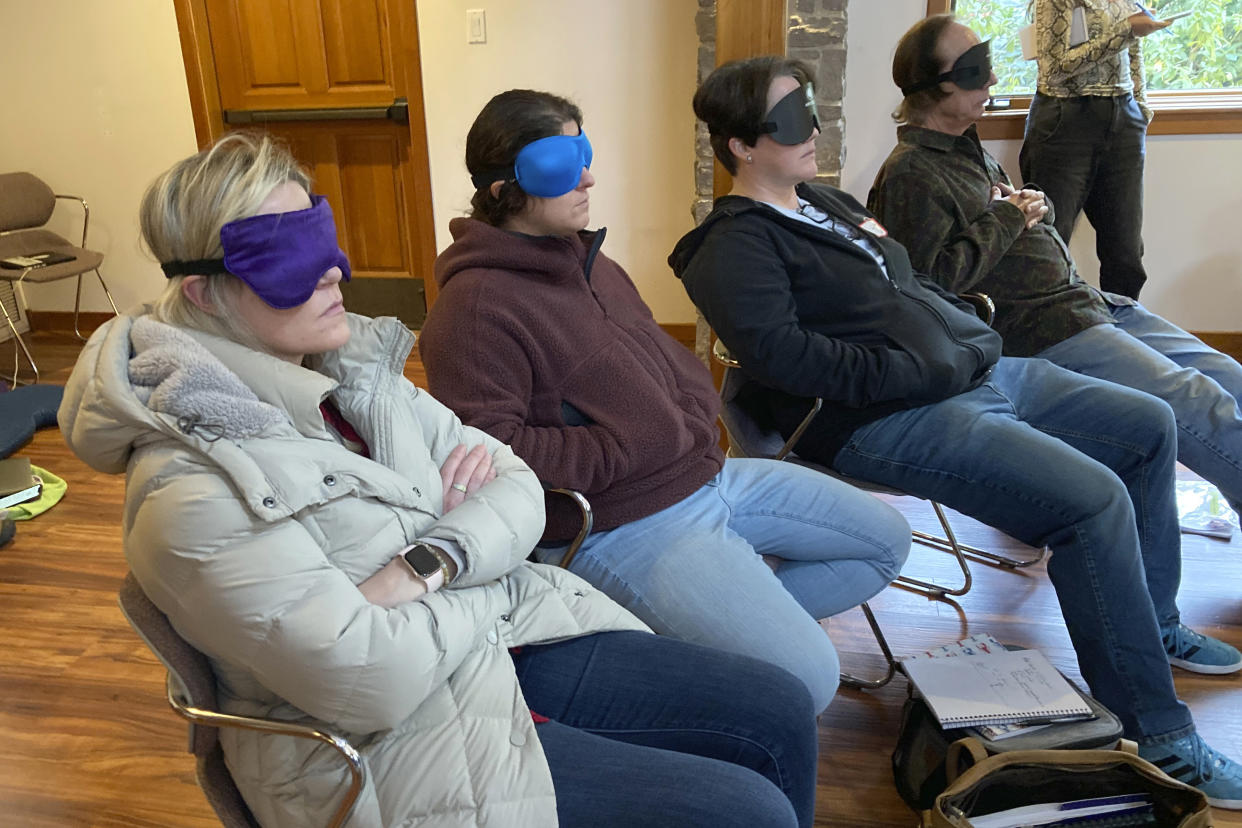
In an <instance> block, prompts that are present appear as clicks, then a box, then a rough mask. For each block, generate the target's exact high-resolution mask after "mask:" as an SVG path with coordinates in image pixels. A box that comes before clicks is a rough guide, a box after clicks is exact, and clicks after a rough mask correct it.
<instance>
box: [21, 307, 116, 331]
mask: <svg viewBox="0 0 1242 828" xmlns="http://www.w3.org/2000/svg"><path fill="white" fill-rule="evenodd" d="M26 316H27V318H29V319H30V330H31V331H69V332H72V331H73V312H72V311H37V310H32V311H27V313H26ZM112 317H113V314H111V313H107V312H105V311H82V312H81V313H79V314H78V330H80V331H81V332H82V335H83V336H89V335H90V333H91V331H93V330H95V329H96V328H98V327H99V326H100V325H102V324H103V323H105V322H107V321H108V320H109V319H111V318H112Z"/></svg>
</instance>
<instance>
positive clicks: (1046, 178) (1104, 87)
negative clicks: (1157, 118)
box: [1018, 0, 1169, 299]
mask: <svg viewBox="0 0 1242 828" xmlns="http://www.w3.org/2000/svg"><path fill="white" fill-rule="evenodd" d="M1034 3H1035V41H1036V48H1037V51H1038V64H1039V77H1038V80H1037V82H1036V92H1035V96H1034V97H1033V98H1032V99H1031V109H1030V112H1029V113H1028V114H1027V117H1026V134H1025V136H1024V137H1023V140H1022V151H1021V154H1020V155H1019V160H1018V164H1019V168H1020V170H1021V172H1022V178H1023V179H1024V180H1025V181H1027V182H1028V183H1029V182H1037V183H1038V189H1042V190H1043V191H1044V192H1045V193H1047V194H1048V195H1049V196H1050V197H1051V200H1052V203H1053V204H1055V205H1056V206H1057V219H1056V228H1057V232H1058V233H1060V234H1061V238H1063V239H1065V243H1066V244H1069V240H1070V236H1071V234H1073V232H1074V222H1075V221H1077V219H1078V214H1079V213H1082V212H1085V213H1086V214H1087V219H1088V220H1089V221H1090V222H1091V226H1092V227H1094V228H1095V236H1096V241H1095V251H1096V255H1097V256H1099V259H1100V287H1102V288H1103V289H1104V290H1107V291H1111V292H1112V293H1120V294H1122V295H1123V296H1129V297H1130V298H1131V299H1137V298H1138V296H1139V291H1140V290H1141V289H1142V287H1143V283H1144V282H1146V281H1147V272H1146V271H1145V270H1144V269H1143V163H1144V157H1145V156H1146V152H1147V150H1146V144H1147V124H1148V122H1149V121H1151V109H1150V108H1148V106H1147V103H1146V97H1145V94H1144V81H1143V58H1142V51H1141V45H1140V42H1139V41H1140V38H1144V37H1146V36H1147V35H1149V34H1151V33H1152V32H1157V31H1159V30H1161V29H1163V28H1164V27H1166V26H1168V25H1169V21H1167V20H1156V19H1155V18H1153V17H1152V16H1151V15H1149V14H1148V13H1147V12H1145V11H1139V10H1138V9H1137V5H1136V4H1135V3H1133V2H1130V0H1034ZM1078 21H1081V22H1078ZM1079 38H1081V40H1079Z"/></svg>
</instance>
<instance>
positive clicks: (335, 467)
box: [60, 311, 643, 828]
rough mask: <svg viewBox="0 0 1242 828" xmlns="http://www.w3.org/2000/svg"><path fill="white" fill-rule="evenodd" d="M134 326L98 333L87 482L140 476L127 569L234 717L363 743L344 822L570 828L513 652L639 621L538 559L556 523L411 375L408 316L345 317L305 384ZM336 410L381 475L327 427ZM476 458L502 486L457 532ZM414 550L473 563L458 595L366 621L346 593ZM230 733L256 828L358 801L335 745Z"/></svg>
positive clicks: (453, 590)
mask: <svg viewBox="0 0 1242 828" xmlns="http://www.w3.org/2000/svg"><path fill="white" fill-rule="evenodd" d="M136 313H137V315H126V316H121V317H117V318H116V319H113V320H112V321H110V322H109V323H108V324H106V325H105V326H104V327H102V328H101V329H99V330H98V331H96V333H95V334H94V336H92V337H91V340H90V342H89V343H88V344H87V345H86V347H85V349H84V350H83V352H82V355H81V358H80V359H79V361H78V364H77V366H76V367H75V369H74V371H73V376H72V377H71V378H70V380H69V383H68V386H67V388H66V393H65V398H64V403H63V405H62V406H61V409H60V425H61V429H62V431H63V433H64V435H65V439H66V441H67V442H68V443H69V445H70V447H71V448H72V449H73V450H74V451H75V452H76V453H77V454H78V456H80V457H81V458H82V459H83V460H85V461H86V462H87V463H89V464H90V465H91V466H93V467H94V468H96V469H99V470H101V471H105V472H111V473H118V472H122V471H127V472H128V481H127V487H126V505H125V516H124V534H125V554H126V556H127V558H128V560H129V565H130V567H131V569H132V570H133V572H134V575H135V576H136V577H137V578H138V580H139V582H140V583H141V584H142V587H143V589H144V590H145V591H146V592H147V594H148V595H149V596H150V597H151V600H152V601H154V602H155V604H156V605H157V606H158V607H159V608H160V609H161V610H163V611H164V612H165V613H167V614H168V616H169V618H170V619H171V621H172V623H173V626H174V627H175V628H176V629H177V630H178V632H180V633H181V635H183V636H184V637H185V638H186V639H187V640H188V641H189V642H190V643H191V644H193V645H194V646H195V647H197V648H198V649H200V650H202V651H203V652H204V653H206V654H207V655H208V656H209V657H210V659H211V662H212V666H213V667H214V669H215V672H216V677H217V680H218V685H219V692H220V700H221V705H222V706H223V707H224V709H225V710H227V711H229V712H235V713H239V714H244V715H261V716H274V717H276V718H280V719H287V720H290V721H296V722H302V723H305V724H309V725H313V726H319V727H326V728H328V729H330V730H333V731H336V732H338V733H341V734H342V735H344V736H345V737H346V738H348V739H349V740H350V741H351V742H352V743H353V744H354V745H355V746H356V747H357V748H358V749H359V750H360V752H361V753H362V755H363V756H364V757H365V760H366V761H367V763H368V765H369V769H370V774H371V775H370V781H369V783H368V786H367V788H366V790H365V791H364V792H363V795H362V798H361V800H360V802H359V804H358V807H357V808H356V809H355V811H354V815H353V818H352V820H351V822H350V825H352V826H381V825H383V826H413V825H418V826H436V828H440V826H476V825H494V826H506V828H509V827H511V826H532V828H536V827H537V828H545V826H552V825H555V824H556V810H555V799H554V794H553V788H552V779H551V776H550V774H549V771H548V767H547V763H546V761H545V759H544V756H543V752H542V750H541V748H540V745H539V740H538V738H537V736H536V734H535V729H534V726H533V722H532V720H531V716H530V713H529V711H528V709H527V706H526V702H525V700H524V699H523V698H522V693H521V690H520V688H519V686H518V683H517V680H516V678H515V676H514V671H513V663H512V659H511V658H510V656H509V653H508V648H509V647H511V646H516V645H522V644H531V643H535V642H547V641H552V640H556V639H563V638H569V637H572V636H576V635H582V634H585V633H589V632H594V631H601V630H608V629H643V626H642V624H641V623H640V622H638V621H637V620H636V619H634V618H633V617H632V616H630V615H629V614H628V613H627V612H626V611H625V610H623V609H621V608H620V607H619V606H617V605H616V604H614V603H612V602H611V601H610V600H609V599H608V598H606V597H605V596H604V595H602V594H601V593H599V592H597V591H596V590H594V589H592V588H591V587H590V586H588V585H587V584H586V583H585V582H583V581H582V580H580V579H578V578H577V577H575V576H573V575H571V574H569V573H568V572H565V571H562V570H559V569H553V568H549V567H545V566H541V565H538V564H532V563H528V562H526V560H525V558H526V556H527V554H528V552H529V551H530V549H531V547H532V545H533V544H534V543H535V541H536V540H537V539H538V538H539V535H540V532H541V531H542V528H543V497H542V492H541V489H540V486H539V483H538V481H536V479H535V477H534V475H533V474H532V473H531V471H530V470H529V469H528V468H527V467H526V466H525V465H524V464H523V463H522V462H521V461H520V460H518V459H517V458H516V457H515V456H514V455H513V454H512V452H511V451H510V450H509V449H508V448H507V447H505V446H503V445H501V444H499V443H497V442H496V441H495V440H492V439H491V438H489V437H488V436H487V435H485V434H483V433H482V432H480V431H477V430H475V429H471V428H466V427H464V426H463V425H462V424H461V423H460V422H459V421H458V420H457V418H456V417H454V416H453V414H452V413H451V412H450V411H449V410H448V409H446V408H444V407H443V406H441V405H440V404H439V403H437V402H436V401H435V400H434V399H432V398H431V397H430V395H428V394H427V393H426V392H423V391H420V390H418V389H417V388H415V387H414V386H413V385H412V384H410V383H409V382H408V381H407V380H406V379H405V378H404V377H403V376H402V369H403V366H404V364H405V359H406V356H407V354H408V353H409V351H410V348H411V346H412V345H413V336H412V335H411V334H410V333H409V332H408V331H407V330H406V329H405V328H404V327H403V326H402V325H401V324H400V323H399V322H397V320H395V319H377V320H371V319H366V318H363V317H351V319H350V325H351V328H352V331H353V335H352V338H351V340H350V342H349V344H347V345H346V346H345V347H344V348H342V349H341V350H340V351H336V352H332V353H330V354H326V355H324V356H322V357H319V358H317V359H316V360H315V364H314V366H313V367H314V369H315V370H309V369H307V368H303V367H299V366H296V365H293V364H290V363H287V362H283V361H281V360H278V359H276V358H273V357H269V356H266V355H264V354H259V353H256V352H255V351H253V350H250V349H247V348H245V347H243V346H240V345H238V344H236V343H233V342H230V341H227V340H223V339H220V338H217V337H213V336H209V335H206V334H202V333H197V332H187V331H184V330H180V329H176V328H172V327H170V326H167V325H163V324H161V323H158V322H154V321H153V320H151V319H150V317H149V316H145V315H142V312H141V311H139V312H136ZM327 396H331V398H332V399H333V400H334V401H335V402H336V404H337V406H338V407H339V409H340V410H341V412H342V413H343V414H344V415H345V417H346V419H347V420H349V421H350V423H352V424H353V425H354V427H355V428H356V429H357V430H358V432H359V433H360V434H361V436H362V437H363V439H365V440H366V442H367V445H368V446H369V447H370V450H371V454H372V457H373V458H374V459H373V460H372V459H366V458H363V457H361V456H358V455H356V454H353V453H351V452H350V451H348V450H347V449H345V448H344V447H343V446H341V445H340V444H339V443H338V442H337V441H336V440H335V439H333V437H332V436H331V434H330V433H329V431H328V430H327V429H326V428H325V425H324V421H323V418H322V416H321V414H320V412H319V404H320V402H321V400H322V399H323V398H325V397H327ZM480 442H483V443H486V444H487V445H488V446H489V448H490V449H491V451H492V452H493V458H494V467H495V469H496V471H497V477H496V480H495V481H494V482H492V483H490V484H488V485H487V486H486V487H484V488H483V489H482V490H480V491H479V492H478V493H477V494H475V495H474V496H472V497H470V498H468V499H467V500H466V502H464V503H463V504H462V505H460V506H458V507H457V508H456V509H454V510H452V511H451V512H449V513H447V514H442V512H441V509H442V488H441V487H442V484H441V482H440V477H439V467H440V464H441V463H442V462H443V461H444V459H445V457H446V456H447V455H448V453H449V451H451V450H452V448H453V447H454V446H456V445H458V444H459V443H466V444H467V445H476V444H478V443H480ZM422 537H439V538H444V539H449V540H453V541H455V542H457V543H458V544H459V545H460V547H461V548H462V550H463V551H464V556H465V568H464V570H463V571H462V573H461V574H460V575H459V577H458V578H457V579H456V580H455V581H454V583H453V584H452V585H451V586H450V587H448V588H445V589H442V590H440V591H438V592H436V593H434V594H432V595H430V596H427V597H426V598H425V599H424V600H422V601H417V602H412V603H409V604H406V605H404V606H401V607H398V608H396V609H393V610H385V609H383V608H380V607H377V606H374V605H372V604H370V603H368V602H367V601H366V600H365V599H364V598H363V596H362V594H361V593H360V592H359V591H358V589H357V588H356V586H355V584H356V583H358V582H360V581H362V580H364V579H366V578H367V577H369V576H370V575H372V574H373V573H374V572H376V571H377V570H378V569H379V568H380V567H382V566H383V565H384V564H385V563H386V562H388V561H389V560H390V559H391V558H392V557H393V555H394V554H396V552H397V551H398V550H400V549H401V548H402V547H403V546H405V545H406V544H407V543H409V542H410V541H412V540H414V539H416V538H422ZM221 736H222V739H223V744H224V750H225V755H226V758H227V759H228V762H229V767H230V768H231V769H232V772H233V776H234V778H235V779H236V780H237V783H238V786H239V787H240V788H241V789H242V792H243V793H244V795H245V797H246V800H247V802H248V803H249V804H250V806H251V808H252V809H253V810H254V812H255V815H256V816H257V817H258V818H259V820H260V821H261V822H262V823H263V824H264V825H265V826H298V827H299V828H303V827H304V826H312V825H319V824H323V823H324V822H325V821H326V818H327V816H328V815H330V814H331V813H332V811H333V810H334V808H335V806H336V804H337V803H338V802H339V798H340V796H341V795H342V793H343V792H344V791H345V789H346V787H347V784H348V774H347V773H346V772H345V770H344V768H343V767H342V765H341V763H340V762H339V760H338V759H337V758H336V756H335V755H334V752H333V751H332V750H331V749H330V748H328V747H326V746H322V745H311V744H308V743H306V742H305V741H302V740H294V739H291V738H287V737H278V736H267V735H263V734H258V733H252V732H248V731H234V730H228V731H223V732H222V734H221Z"/></svg>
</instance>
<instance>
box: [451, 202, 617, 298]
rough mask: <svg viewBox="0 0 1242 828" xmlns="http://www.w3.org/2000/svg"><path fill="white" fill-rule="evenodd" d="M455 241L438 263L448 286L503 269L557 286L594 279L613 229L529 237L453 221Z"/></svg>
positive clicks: (477, 223) (479, 223)
mask: <svg viewBox="0 0 1242 828" xmlns="http://www.w3.org/2000/svg"><path fill="white" fill-rule="evenodd" d="M449 232H450V233H451V234H452V235H453V243H452V244H450V245H449V246H448V247H447V248H446V249H445V250H444V252H443V253H441V254H440V255H439V257H438V258H437V259H436V268H435V279H436V284H437V285H439V286H440V287H441V288H443V287H444V286H445V285H447V284H448V283H449V280H450V279H452V278H453V277H454V276H456V275H457V274H458V273H461V272H462V271H464V270H472V269H475V268H478V269H482V270H503V271H507V272H509V273H515V274H521V275H522V276H525V277H528V278H537V279H539V280H541V281H547V280H551V281H554V282H557V281H562V280H570V279H580V278H582V277H581V275H580V274H582V273H585V274H586V277H587V279H588V280H589V279H590V278H591V266H592V265H593V264H594V262H595V257H596V255H598V254H599V250H600V247H602V246H603V244H604V236H606V235H607V233H608V229H607V228H605V227H601V228H600V229H598V230H583V231H581V232H579V233H577V234H576V235H573V236H529V235H527V234H525V233H514V232H512V231H509V230H502V229H500V228H499V227H493V226H492V225H490V224H487V223H486V222H482V221H479V220H478V219H472V218H455V219H453V220H452V221H450V222H449Z"/></svg>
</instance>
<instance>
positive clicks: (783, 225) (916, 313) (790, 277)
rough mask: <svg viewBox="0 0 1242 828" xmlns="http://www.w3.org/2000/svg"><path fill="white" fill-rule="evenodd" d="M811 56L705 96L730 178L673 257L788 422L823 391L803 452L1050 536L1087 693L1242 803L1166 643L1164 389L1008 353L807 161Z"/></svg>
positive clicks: (754, 399) (753, 382)
mask: <svg viewBox="0 0 1242 828" xmlns="http://www.w3.org/2000/svg"><path fill="white" fill-rule="evenodd" d="M947 74H948V77H947V78H945V80H949V81H953V80H954V78H956V79H958V81H957V82H961V83H977V84H978V85H980V86H981V85H982V82H986V80H987V79H988V78H989V77H990V74H991V73H990V71H987V70H984V68H983V64H982V62H981V61H980V53H979V50H971V51H969V52H968V53H967V55H966V56H963V57H962V58H959V60H958V61H955V62H954V65H953V67H952V69H950V71H949V73H947ZM810 78H811V70H810V69H809V67H807V66H806V65H805V64H803V63H801V62H799V61H794V60H787V59H785V58H780V57H767V58H754V59H751V60H745V61H735V62H733V63H728V64H725V65H724V66H721V67H719V68H717V69H716V70H715V71H714V72H712V74H711V75H709V76H708V78H707V79H706V80H704V81H703V84H702V85H701V86H700V87H699V90H698V92H697V93H696V94H695V97H694V110H695V113H696V114H697V115H698V116H699V117H700V118H702V119H703V120H704V121H706V123H707V127H708V131H709V133H710V136H711V142H712V147H713V149H714V150H715V153H716V158H717V159H718V160H719V161H720V162H721V163H722V164H723V165H724V166H725V168H726V169H727V170H729V171H730V172H731V173H732V175H733V189H732V191H731V192H730V194H729V195H726V196H723V197H722V198H720V199H717V201H716V204H715V207H714V209H713V210H712V212H711V214H710V215H709V216H708V217H707V218H706V219H704V221H703V223H702V225H700V226H699V228H698V229H696V230H694V231H692V232H691V233H689V234H687V235H686V236H685V237H684V238H683V239H682V240H681V241H680V242H678V244H677V247H676V248H675V249H674V250H673V253H672V255H671V256H670V258H669V263H670V264H671V265H672V267H673V270H674V272H675V273H676V274H677V275H678V276H680V277H681V280H682V283H683V284H684V285H685V288H686V291H687V292H688V293H689V294H690V298H691V299H692V300H694V303H695V304H696V305H697V306H698V307H699V309H700V310H701V311H702V312H703V315H704V316H705V317H706V318H707V321H708V322H709V323H711V325H712V327H713V328H714V329H715V331H716V334H717V335H718V336H719V337H720V339H721V340H722V341H723V342H724V343H725V345H726V346H728V348H729V350H730V351H731V352H732V354H733V355H734V356H735V357H736V358H737V359H738V361H739V362H740V363H741V370H742V371H743V372H745V375H746V376H747V378H748V380H749V382H748V384H747V386H746V387H745V388H744V389H743V393H745V394H747V395H748V399H749V404H750V406H751V407H752V409H754V410H755V412H756V416H760V417H767V418H770V419H771V420H772V421H774V422H775V423H776V424H777V425H778V427H779V428H780V430H781V432H782V433H784V434H786V435H789V434H791V433H792V432H793V430H794V429H795V428H796V427H797V424H798V420H799V419H800V417H801V414H800V413H799V412H805V411H806V410H807V398H808V397H815V396H819V397H822V398H823V400H824V405H823V408H822V409H821V412H820V414H819V415H818V416H817V418H816V419H815V420H814V421H812V423H811V425H810V427H809V428H808V429H807V430H806V432H805V433H804V435H803V436H802V437H801V439H800V440H799V442H798V444H797V446H796V447H795V450H796V451H797V452H798V454H799V455H800V456H802V457H806V458H808V459H810V460H813V461H815V462H817V463H823V464H825V465H829V466H831V467H833V468H834V469H837V470H839V471H841V472H844V473H845V474H848V475H850V476H851V477H858V478H861V479H863V480H869V481H874V482H876V483H882V484H885V485H889V486H895V487H897V488H899V489H902V490H904V491H907V492H911V493H913V494H916V495H919V496H921V497H925V498H928V499H931V500H936V501H938V502H940V503H944V504H945V505H947V506H950V507H952V508H954V509H956V510H958V511H959V512H962V513H964V514H967V515H969V516H971V517H974V518H976V519H978V520H980V521H982V522H984V523H987V524H989V525H991V526H995V527H996V528H998V529H1000V530H1001V531H1003V532H1006V533H1007V534H1009V535H1011V536H1013V537H1015V538H1017V539H1018V540H1020V541H1022V542H1024V543H1028V544H1030V545H1032V546H1045V545H1046V546H1048V547H1050V548H1051V549H1052V555H1051V557H1050V558H1049V562H1048V576H1049V578H1050V579H1051V580H1052V585H1053V587H1054V588H1055V589H1056V593H1057V600H1058V601H1059V603H1060V606H1061V613H1062V615H1063V616H1064V619H1065V625H1066V628H1067V630H1068V631H1069V635H1070V640H1071V641H1072V642H1073V644H1074V649H1075V652H1076V653H1077V656H1078V665H1079V668H1080V669H1081V671H1082V675H1083V678H1085V679H1086V681H1087V684H1088V685H1089V686H1090V688H1091V691H1092V693H1093V694H1094V695H1095V696H1096V698H1098V699H1099V700H1100V701H1101V702H1103V703H1104V704H1105V705H1106V706H1107V707H1108V708H1109V709H1110V710H1112V711H1113V712H1115V713H1116V714H1117V716H1118V717H1119V718H1120V719H1121V721H1122V724H1123V726H1124V728H1125V733H1126V736H1127V737H1128V738H1131V739H1134V740H1135V741H1137V742H1139V752H1140V754H1141V755H1142V756H1143V757H1144V758H1147V759H1149V760H1150V761H1153V762H1155V763H1157V764H1159V765H1160V766H1161V767H1163V768H1164V769H1165V770H1166V771H1167V772H1168V773H1170V774H1171V775H1173V776H1176V777H1178V778H1179V779H1183V780H1185V781H1188V782H1190V783H1191V784H1194V785H1196V786H1198V787H1200V788H1202V789H1203V790H1204V792H1205V793H1206V794H1207V795H1208V797H1209V798H1210V799H1211V800H1212V802H1213V804H1215V805H1218V806H1220V807H1225V808H1242V772H1240V769H1239V767H1238V765H1236V764H1235V763H1234V762H1233V761H1231V760H1229V759H1227V758H1225V757H1224V756H1222V755H1221V754H1219V753H1216V752H1215V751H1213V750H1211V749H1210V748H1209V747H1208V746H1207V745H1206V744H1205V743H1204V742H1203V740H1202V738H1200V737H1199V735H1198V734H1197V733H1196V732H1195V728H1194V722H1193V720H1192V718H1191V715H1190V711H1189V710H1188V709H1187V708H1186V706H1185V705H1184V704H1182V702H1180V701H1179V700H1178V698H1177V693H1176V690H1175V688H1174V686H1173V677H1172V673H1171V670H1170V667H1169V661H1168V656H1167V654H1166V653H1165V650H1164V647H1163V646H1162V644H1161V632H1162V630H1169V629H1173V628H1180V626H1181V621H1180V617H1179V613H1178V608H1177V591H1178V586H1179V582H1180V578H1181V537H1180V533H1179V530H1178V525H1177V507H1176V501H1175V499H1174V490H1173V479H1174V466H1175V459H1176V458H1175V451H1176V446H1177V433H1176V428H1175V425H1174V420H1173V413H1172V411H1171V410H1170V409H1169V406H1168V404H1167V403H1165V402H1163V401H1162V400H1159V399H1157V398H1155V397H1153V396H1151V395H1149V394H1145V393H1143V392H1141V391H1134V390H1132V389H1129V388H1125V387H1123V386H1120V385H1115V384H1113V383H1111V382H1104V381H1102V380H1097V379H1093V378H1090V377H1084V376H1082V375H1080V374H1075V373H1073V372H1071V371H1067V370H1065V369H1063V368H1059V367H1057V366H1055V365H1052V364H1050V363H1048V362H1046V361H1045V360H1042V359H1019V358H1014V357H1002V356H1001V355H1000V352H1001V340H1000V337H999V336H998V335H997V334H996V332H994V331H992V330H991V329H990V328H988V327H987V325H986V324H984V323H983V322H982V321H981V320H980V319H979V318H978V317H977V316H976V315H975V314H974V312H973V310H972V309H971V308H970V307H969V306H967V305H966V304H965V303H964V302H960V300H957V299H956V297H955V296H954V295H953V294H950V293H948V292H947V291H945V290H943V289H941V288H940V287H939V286H938V285H936V284H935V283H934V282H931V281H928V280H927V279H925V278H924V277H922V276H919V275H917V274H916V273H915V272H914V271H913V270H912V268H911V267H910V261H909V259H908V257H907V256H906V252H905V250H904V248H902V246H901V245H900V244H898V243H897V242H895V241H893V240H892V239H891V238H889V237H888V235H887V233H886V231H885V230H884V227H883V226H882V225H881V224H880V223H879V222H878V221H877V220H876V219H875V217H874V216H872V215H870V214H869V213H868V212H867V211H866V210H865V209H864V208H863V207H862V205H860V204H859V203H858V202H857V201H855V200H854V199H852V198H850V197H849V196H848V195H846V194H845V193H843V192H841V191H839V190H836V189H833V188H831V187H826V186H820V185H816V184H808V183H805V182H807V181H810V180H811V179H813V178H814V176H815V173H816V167H815V138H816V136H817V134H818V133H817V126H818V123H817V121H816V118H815V114H814V110H813V109H812V108H811V106H813V100H812V94H811V90H810V89H809V84H810ZM1205 639H1206V637H1205ZM1206 640H1208V641H1211V639H1206ZM1217 643H1218V644H1219V642H1217ZM1219 646H1221V647H1225V646H1226V645H1224V644H1219Z"/></svg>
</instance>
